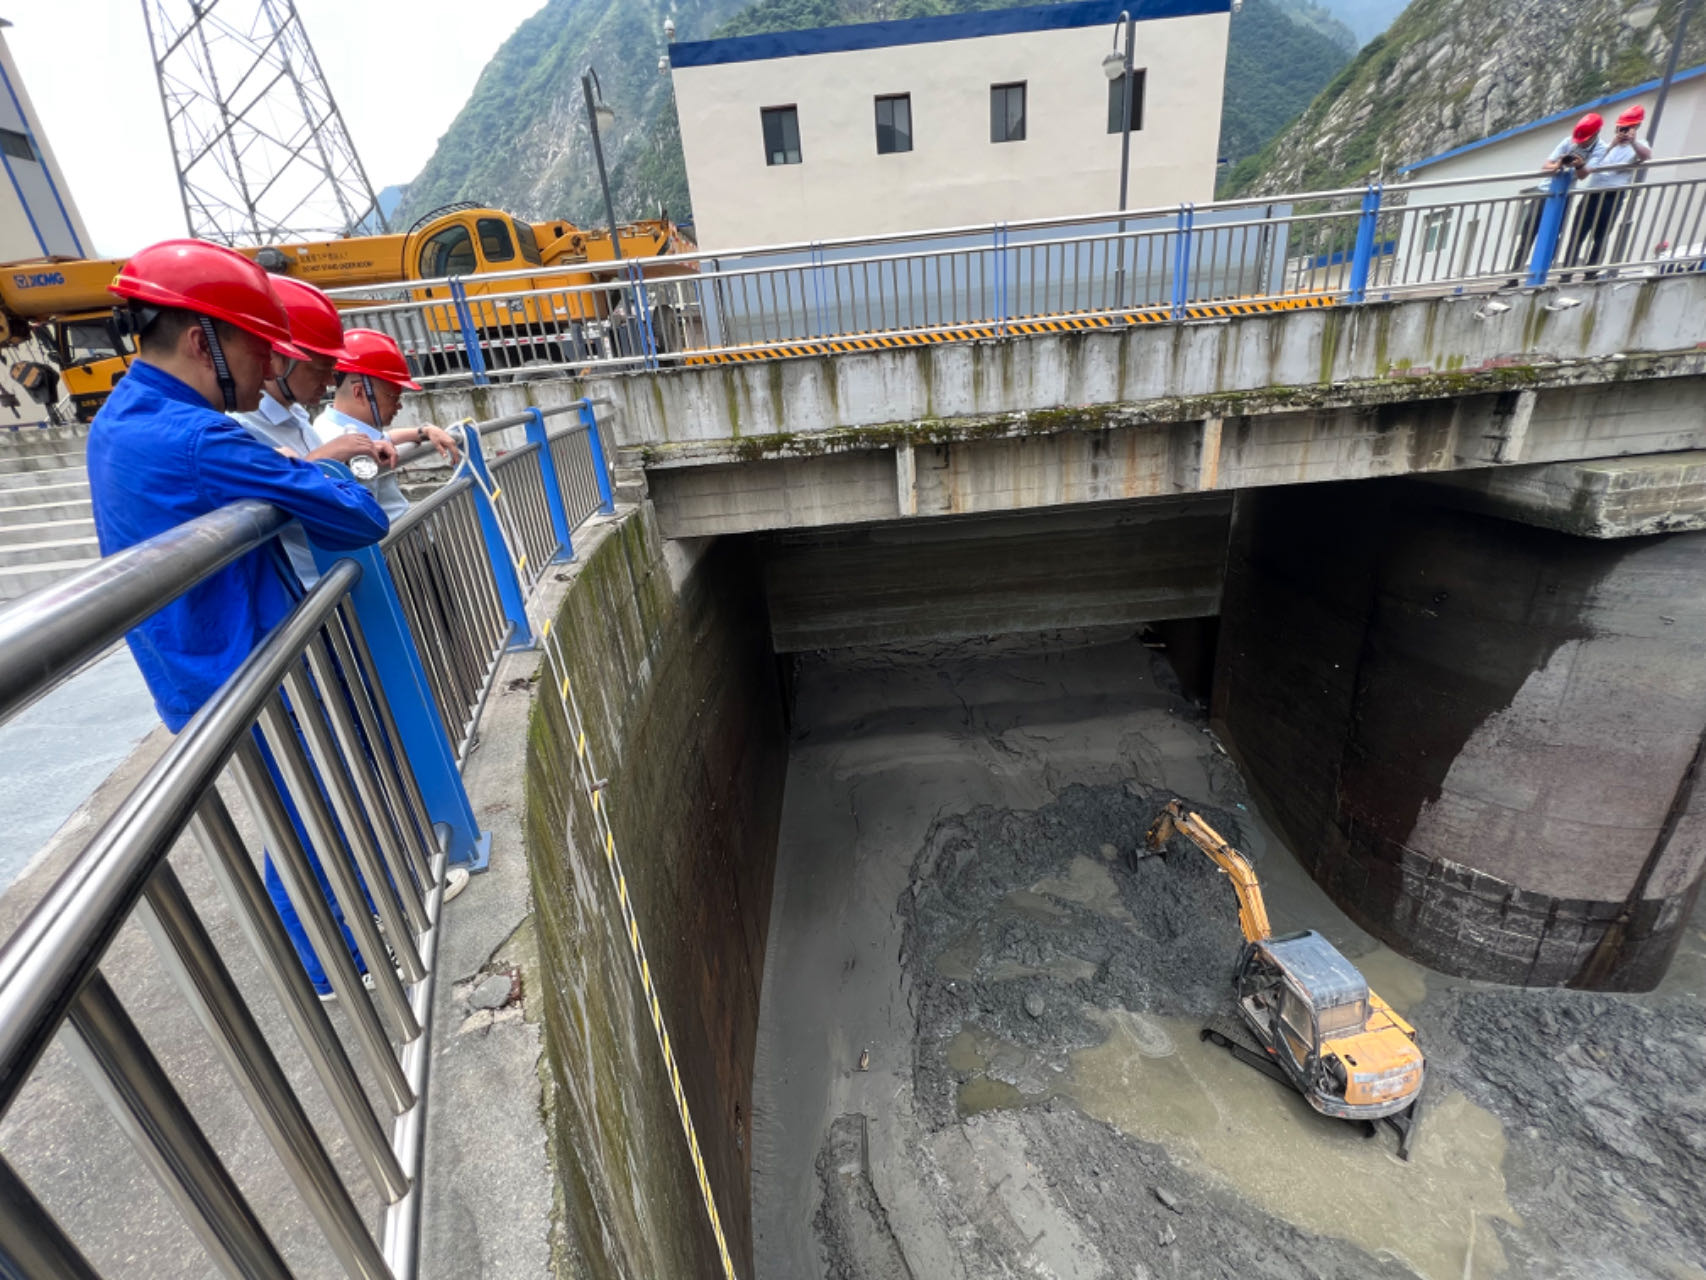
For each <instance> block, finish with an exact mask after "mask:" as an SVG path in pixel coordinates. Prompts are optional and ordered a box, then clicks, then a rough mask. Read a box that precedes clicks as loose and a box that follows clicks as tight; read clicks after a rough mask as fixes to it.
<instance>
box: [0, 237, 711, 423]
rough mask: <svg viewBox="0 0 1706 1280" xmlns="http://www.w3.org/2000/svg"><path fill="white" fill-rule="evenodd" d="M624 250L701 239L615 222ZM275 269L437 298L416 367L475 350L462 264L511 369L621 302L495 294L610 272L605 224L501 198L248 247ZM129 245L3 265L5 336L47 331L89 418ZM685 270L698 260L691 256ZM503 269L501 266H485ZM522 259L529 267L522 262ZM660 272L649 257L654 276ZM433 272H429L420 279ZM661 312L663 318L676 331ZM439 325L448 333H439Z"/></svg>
mask: <svg viewBox="0 0 1706 1280" xmlns="http://www.w3.org/2000/svg"><path fill="white" fill-rule="evenodd" d="M617 234H618V235H619V236H620V239H621V246H622V256H623V258H625V259H634V258H656V257H661V256H665V255H669V254H680V253H690V252H691V251H692V249H693V245H692V242H691V241H689V240H687V239H686V237H685V236H683V235H682V233H681V232H680V231H679V230H678V229H677V228H676V227H675V225H674V224H673V223H671V222H669V221H668V220H667V219H661V218H660V219H653V220H648V221H644V222H636V223H630V224H629V225H627V226H624V227H620V228H618V232H617ZM238 252H239V253H243V254H246V255H247V256H249V257H251V258H253V259H254V260H255V261H256V262H258V263H260V264H261V266H263V267H265V268H266V269H267V270H268V271H270V272H273V273H274V274H277V275H288V276H293V277H295V278H296V279H298V280H306V281H307V282H308V283H310V284H314V285H318V286H319V287H320V288H322V289H337V288H351V287H353V288H362V289H371V290H373V292H374V294H375V295H376V297H375V298H340V299H338V302H339V305H340V306H342V307H344V308H346V309H349V308H357V307H362V306H371V305H374V302H375V301H376V299H377V297H378V296H379V295H384V298H383V300H384V301H388V302H398V301H409V300H413V301H417V302H428V303H432V302H440V303H443V304H444V305H442V306H430V307H427V308H425V309H423V311H422V312H421V317H422V326H423V328H424V331H425V333H424V335H423V337H424V341H423V342H422V343H421V344H420V349H419V350H418V351H408V352H407V354H409V355H410V358H411V363H412V364H413V365H414V366H415V372H416V373H425V374H435V373H444V372H448V371H451V370H452V369H453V368H455V367H456V364H457V362H458V361H462V362H463V364H464V366H465V363H466V356H465V353H464V352H465V349H464V348H462V346H461V344H460V342H459V341H455V342H450V341H443V340H442V338H443V336H444V335H459V334H460V332H461V330H460V319H459V317H458V315H457V314H456V311H455V308H454V307H453V306H452V305H451V304H452V298H451V290H450V289H449V287H448V286H446V285H444V284H442V283H437V282H439V281H442V280H444V279H445V278H447V277H452V276H456V277H462V278H463V279H462V281H461V284H462V293H463V296H464V298H465V299H466V300H467V311H468V315H469V316H470V317H471V319H472V322H473V325H474V328H475V329H476V330H477V331H479V333H480V337H481V343H480V345H481V347H482V349H483V351H484V353H485V355H486V356H487V360H486V363H487V366H488V367H489V368H493V369H498V370H505V369H514V368H518V367H522V366H525V365H526V364H529V363H535V362H546V361H548V362H553V363H555V362H558V361H561V360H563V359H565V358H573V356H572V355H568V356H565V354H564V353H565V352H575V351H579V350H582V349H584V348H586V347H587V346H589V345H590V340H591V338H590V335H594V334H596V333H597V332H598V331H599V329H600V326H601V325H602V324H604V323H605V322H606V320H607V318H608V316H609V314H610V311H611V308H612V302H611V297H610V295H609V294H606V293H605V292H603V291H596V290H595V291H592V292H579V293H566V292H565V293H555V294H552V295H550V297H549V298H548V299H546V300H543V301H542V300H541V299H540V298H537V297H529V298H522V299H516V300H514V301H513V302H512V301H509V300H505V299H502V298H501V297H499V298H495V299H494V300H492V301H487V300H486V299H488V298H493V297H494V295H503V294H514V293H525V292H527V291H530V290H539V289H553V290H556V289H569V288H572V287H573V286H577V285H589V284H598V283H600V282H603V281H608V280H610V279H611V278H612V276H613V274H614V270H613V267H614V257H615V254H614V252H613V250H612V245H611V238H610V233H609V232H607V231H588V230H583V229H581V228H579V227H576V226H575V225H574V224H573V223H571V222H567V221H561V220H559V221H555V222H538V223H530V222H525V221H523V220H521V219H519V218H515V217H512V216H511V215H510V214H507V213H505V212H503V211H502V210H500V209H492V208H487V207H485V206H483V205H477V204H460V205H450V206H446V207H445V208H442V209H436V210H434V211H433V212H432V213H429V214H427V215H426V216H425V217H423V218H421V219H420V221H418V222H416V223H415V225H414V226H412V227H410V228H409V230H408V231H406V232H401V233H398V234H394V235H380V236H351V237H347V238H344V239H340V240H324V241H319V242H315V243H309V244H280V245H264V246H260V247H253V248H241V249H239V250H238ZM123 265H124V261H123V260H122V259H116V258H110V259H86V258H38V259H34V260H31V261H26V262H15V263H10V264H7V265H5V266H0V348H4V347H8V346H12V345H15V344H16V343H19V342H22V341H23V340H24V339H26V338H28V337H30V336H32V334H34V335H36V336H39V337H42V338H44V339H45V340H46V345H47V347H48V349H49V351H50V352H51V353H52V354H53V357H54V359H55V362H56V363H57V365H58V366H59V373H60V377H61V378H62V379H63V380H64V382H65V386H66V390H67V391H68V392H69V393H70V395H71V398H72V401H73V403H74V404H75V405H76V409H77V417H78V418H79V420H81V421H84V422H87V421H88V420H89V419H90V418H92V417H93V416H94V414H95V410H96V409H98V408H99V407H100V405H101V402H102V401H104V400H105V399H106V398H107V395H108V393H109V392H111V390H112V388H113V385H114V384H115V383H117V381H118V380H119V378H121V377H123V376H124V371H125V369H126V368H127V367H128V366H129V364H130V361H131V359H132V358H133V357H134V355H135V349H134V345H133V344H132V342H131V339H130V336H129V335H128V334H127V333H125V332H124V330H123V327H122V326H121V325H120V324H118V323H117V321H116V320H115V318H114V316H113V311H112V306H113V301H114V300H113V297H112V295H111V294H109V293H108V292H107V285H108V284H110V283H111V282H112V279H113V277H114V276H115V275H117V274H118V271H119V268H121V267H122V266H123ZM679 270H681V271H687V270H691V266H690V265H689V264H682V267H681V268H680V269H679ZM499 273H504V275H505V278H503V279H482V278H481V277H489V276H493V275H496V274H499ZM516 273H525V274H516ZM659 274H666V275H667V274H675V272H663V273H660V272H658V271H657V270H656V268H655V267H654V268H653V269H652V270H650V271H648V272H647V277H648V279H650V278H655V277H656V276H658V275H659ZM416 281H423V282H424V281H433V282H435V283H431V284H425V283H421V284H411V282H416ZM670 329H671V327H670V326H660V327H659V332H660V333H664V332H668V331H670ZM435 338H438V339H441V340H437V341H435V340H434V339H435Z"/></svg>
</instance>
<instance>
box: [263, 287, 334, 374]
mask: <svg viewBox="0 0 1706 1280" xmlns="http://www.w3.org/2000/svg"><path fill="white" fill-rule="evenodd" d="M272 288H273V292H274V293H276V294H277V295H278V300H279V301H280V302H282V303H283V304H284V312H285V315H286V316H288V317H289V319H290V341H291V343H292V344H293V345H295V346H298V347H301V348H302V349H303V350H304V351H310V352H313V353H314V354H316V355H322V356H331V357H332V358H333V359H334V360H342V359H343V358H344V357H345V356H347V355H348V354H349V352H348V351H347V350H346V349H345V347H344V322H343V320H342V318H340V317H339V315H338V309H337V308H336V307H335V306H333V305H332V300H331V299H330V298H328V297H327V296H326V295H325V294H324V293H322V292H321V291H320V290H318V289H316V288H315V287H314V286H313V285H311V284H306V283H304V282H303V281H301V280H292V279H291V278H290V277H289V276H273V277H272Z"/></svg>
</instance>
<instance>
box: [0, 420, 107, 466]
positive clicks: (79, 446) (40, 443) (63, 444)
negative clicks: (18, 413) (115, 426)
mask: <svg viewBox="0 0 1706 1280" xmlns="http://www.w3.org/2000/svg"><path fill="white" fill-rule="evenodd" d="M88 442H89V429H88V428H87V427H47V428H43V427H30V428H23V429H20V430H17V431H0V465H3V464H4V462H5V460H6V459H7V458H16V457H26V456H28V455H30V454H36V453H74V454H76V455H77V456H78V457H81V456H82V455H83V450H84V448H85V447H86V446H87V444H88Z"/></svg>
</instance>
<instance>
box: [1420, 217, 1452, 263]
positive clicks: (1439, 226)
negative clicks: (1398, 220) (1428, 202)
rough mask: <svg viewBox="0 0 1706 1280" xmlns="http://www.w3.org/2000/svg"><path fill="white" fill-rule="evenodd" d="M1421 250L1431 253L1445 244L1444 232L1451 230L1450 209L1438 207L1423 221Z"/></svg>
mask: <svg viewBox="0 0 1706 1280" xmlns="http://www.w3.org/2000/svg"><path fill="white" fill-rule="evenodd" d="M1422 226H1423V228H1424V234H1423V238H1422V252H1423V253H1433V252H1435V251H1436V250H1438V249H1440V248H1441V247H1442V246H1443V245H1444V244H1445V236H1446V232H1448V231H1450V230H1451V210H1450V209H1439V210H1436V211H1435V212H1433V213H1430V214H1428V215H1427V217H1426V219H1425V220H1424V221H1423V223H1422Z"/></svg>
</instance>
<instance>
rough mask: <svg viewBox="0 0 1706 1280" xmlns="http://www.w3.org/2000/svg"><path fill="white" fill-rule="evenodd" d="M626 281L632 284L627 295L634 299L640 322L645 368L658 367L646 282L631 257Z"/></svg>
mask: <svg viewBox="0 0 1706 1280" xmlns="http://www.w3.org/2000/svg"><path fill="white" fill-rule="evenodd" d="M628 282H629V284H630V285H631V286H632V292H631V293H630V294H629V296H630V297H631V298H632V299H633V300H634V310H635V312H636V313H637V316H638V319H639V322H640V354H641V355H642V356H643V357H645V361H646V368H648V369H655V368H657V367H658V343H657V335H656V334H654V333H653V332H652V308H651V304H650V303H649V302H648V301H647V300H646V282H645V279H644V278H643V277H642V275H641V273H640V264H639V263H638V262H635V261H633V260H632V259H630V260H629V262H628Z"/></svg>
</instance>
